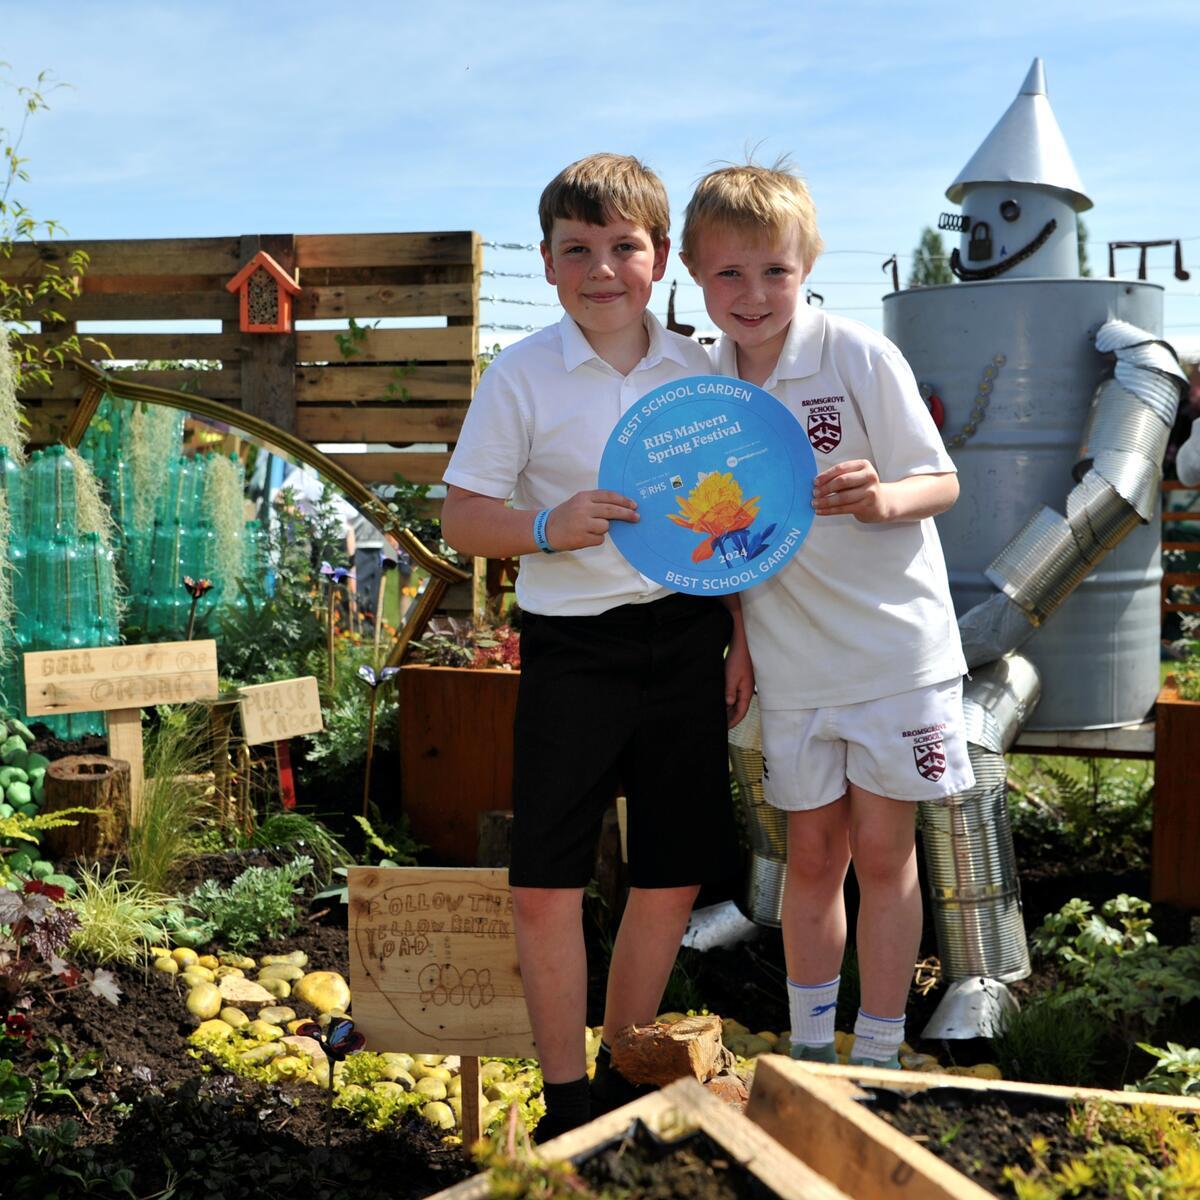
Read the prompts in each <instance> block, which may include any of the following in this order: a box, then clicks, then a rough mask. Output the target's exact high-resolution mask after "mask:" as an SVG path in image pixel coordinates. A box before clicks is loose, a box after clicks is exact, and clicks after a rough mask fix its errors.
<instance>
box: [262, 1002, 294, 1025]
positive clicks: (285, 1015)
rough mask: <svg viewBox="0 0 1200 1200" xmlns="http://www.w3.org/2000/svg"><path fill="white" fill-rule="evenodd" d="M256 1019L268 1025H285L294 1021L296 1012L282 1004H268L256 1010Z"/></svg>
mask: <svg viewBox="0 0 1200 1200" xmlns="http://www.w3.org/2000/svg"><path fill="white" fill-rule="evenodd" d="M258 1019H259V1020H260V1021H266V1022H267V1024H269V1025H286V1024H287V1022H288V1021H294V1020H295V1019H296V1010H295V1009H294V1008H288V1007H287V1005H284V1004H268V1005H266V1006H264V1007H263V1008H260V1009H259V1010H258Z"/></svg>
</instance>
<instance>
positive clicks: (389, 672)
mask: <svg viewBox="0 0 1200 1200" xmlns="http://www.w3.org/2000/svg"><path fill="white" fill-rule="evenodd" d="M399 673H400V668H399V667H384V668H383V670H382V671H380V672H379V674H378V675H376V674H375V668H374V667H372V666H371V665H370V664H369V663H363V664H362V666H361V667H359V668H358V677H359V679H361V680H363V681H364V682H366V683H367V684H369V685H370V687H371V690H372V691H374V690H375V689H376V688H377V687H378V686H379V685H380V684H381V683H387V681H388V680H389V679H391V677H392V676H393V675H398V674H399Z"/></svg>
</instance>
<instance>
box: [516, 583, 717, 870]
mask: <svg viewBox="0 0 1200 1200" xmlns="http://www.w3.org/2000/svg"><path fill="white" fill-rule="evenodd" d="M731 626H732V622H731V618H730V615H729V611H728V609H726V608H725V606H724V605H723V604H722V603H721V602H720V601H719V600H716V599H713V598H709V597H701V596H685V595H681V594H674V595H671V596H667V597H664V598H663V599H662V600H656V601H654V602H653V603H650V604H626V605H622V606H621V607H620V608H615V609H611V610H610V611H608V612H606V613H601V614H600V615H599V616H594V617H547V616H538V615H537V614H534V613H525V614H524V615H523V618H522V629H521V690H520V696H519V699H518V701H517V720H516V734H515V754H514V768H513V845H512V866H511V867H510V869H509V882H510V883H512V884H513V885H514V886H517V887H545V888H577V887H585V886H586V885H587V883H588V882H589V880H590V879H591V878H592V873H593V866H594V864H595V857H596V845H597V842H598V840H599V834H600V824H601V821H602V819H603V817H604V812H605V809H606V808H607V807H608V805H609V804H610V803H611V801H612V799H613V796H614V795H616V793H617V790H618V788H623V789H624V793H625V796H626V799H627V801H628V829H627V843H626V844H627V847H628V854H629V878H630V883H631V884H632V886H634V887H641V888H663V887H684V886H688V885H691V884H700V883H713V882H717V881H720V880H722V879H725V878H728V877H729V876H731V875H732V874H733V873H734V872H736V870H737V869H738V862H739V856H738V848H737V835H736V830H735V825H734V820H733V810H732V805H731V801H730V794H729V757H728V748H727V743H726V734H727V729H726V718H725V666H724V650H725V647H726V645H727V644H728V642H729V634H730V630H731Z"/></svg>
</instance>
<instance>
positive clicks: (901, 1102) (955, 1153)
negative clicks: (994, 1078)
mask: <svg viewBox="0 0 1200 1200" xmlns="http://www.w3.org/2000/svg"><path fill="white" fill-rule="evenodd" d="M870 1108H871V1109H872V1111H874V1112H875V1113H876V1115H878V1116H880V1117H882V1118H883V1119H884V1120H885V1121H887V1122H888V1123H889V1124H891V1125H894V1126H895V1127H896V1128H897V1129H899V1130H900V1131H901V1132H902V1133H906V1134H908V1136H909V1137H911V1138H912V1139H913V1141H915V1142H918V1143H919V1144H920V1145H922V1146H924V1147H925V1149H926V1150H929V1151H930V1152H931V1153H933V1154H936V1155H937V1156H938V1158H941V1159H943V1160H945V1161H946V1162H947V1163H949V1164H950V1166H952V1167H954V1169H955V1170H957V1171H961V1172H962V1173H963V1174H964V1175H966V1176H968V1177H969V1178H970V1179H972V1180H973V1181H974V1182H975V1183H977V1184H978V1185H979V1186H980V1187H982V1188H986V1189H987V1190H988V1191H990V1192H991V1193H992V1194H993V1195H995V1196H1012V1195H1015V1192H1014V1190H1013V1188H1012V1186H1011V1184H1009V1183H1007V1182H1006V1181H1005V1179H1004V1168H1005V1167H1006V1166H1011V1167H1020V1168H1021V1169H1022V1170H1029V1169H1031V1168H1032V1167H1033V1158H1032V1156H1031V1155H1030V1153H1029V1145H1030V1142H1031V1141H1032V1140H1033V1139H1034V1138H1035V1137H1043V1138H1045V1139H1046V1141H1047V1143H1048V1149H1047V1151H1046V1154H1045V1162H1046V1163H1047V1164H1048V1166H1049V1168H1050V1170H1052V1171H1057V1170H1058V1169H1059V1167H1061V1166H1062V1165H1063V1164H1064V1163H1066V1162H1068V1161H1070V1160H1071V1159H1073V1158H1078V1157H1080V1156H1081V1155H1082V1154H1084V1153H1085V1152H1086V1151H1087V1150H1088V1148H1089V1146H1088V1142H1087V1141H1086V1140H1085V1139H1084V1138H1081V1137H1079V1136H1077V1135H1075V1134H1073V1133H1071V1132H1070V1130H1069V1129H1068V1127H1067V1116H1068V1108H1067V1105H1066V1104H1065V1103H1056V1102H1054V1101H1052V1100H1047V1099H1042V1098H1038V1099H1037V1100H1033V1099H1025V1098H1023V1097H1020V1096H1006V1097H1001V1096H998V1095H993V1096H981V1095H980V1093H979V1092H969V1091H965V1090H963V1091H957V1090H955V1089H954V1088H937V1089H934V1090H932V1091H929V1092H923V1093H921V1094H920V1095H916V1096H901V1095H900V1094H899V1093H896V1092H887V1091H882V1090H880V1091H877V1092H875V1093H874V1099H873V1100H872V1101H871V1102H870ZM1089 1194H1090V1193H1089Z"/></svg>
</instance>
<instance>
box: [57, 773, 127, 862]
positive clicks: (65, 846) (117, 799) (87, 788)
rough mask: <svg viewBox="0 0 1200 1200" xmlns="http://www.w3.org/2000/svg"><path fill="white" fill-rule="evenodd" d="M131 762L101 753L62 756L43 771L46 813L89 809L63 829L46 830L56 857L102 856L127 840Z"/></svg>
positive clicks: (122, 845) (115, 849)
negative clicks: (87, 813)
mask: <svg viewBox="0 0 1200 1200" xmlns="http://www.w3.org/2000/svg"><path fill="white" fill-rule="evenodd" d="M129 776H130V769H129V763H127V762H126V761H125V760H124V759H122V758H106V757H105V756H104V755H102V754H79V755H74V756H72V757H71V758H60V759H59V760H58V761H57V762H52V763H51V764H50V765H49V766H48V767H47V768H46V804H45V807H44V809H43V811H44V812H46V813H56V812H61V811H62V810H63V809H64V808H89V809H91V810H92V814H93V815H91V816H85V815H83V814H82V813H79V814H76V815H75V816H74V817H72V818H71V819H72V820H74V821H75V822H76V824H74V825H64V826H61V827H60V828H58V829H48V830H47V831H46V848H47V849H48V850H49V851H50V853H51V854H52V855H54V857H55V858H102V857H104V856H105V855H108V854H112V853H113V852H115V851H117V850H122V849H124V847H125V844H126V842H127V841H128V840H129Z"/></svg>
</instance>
